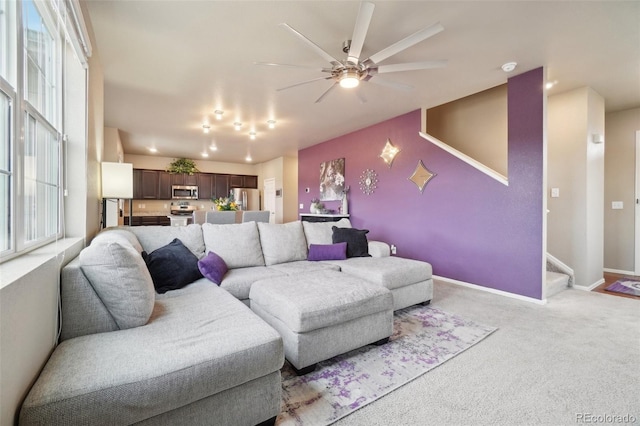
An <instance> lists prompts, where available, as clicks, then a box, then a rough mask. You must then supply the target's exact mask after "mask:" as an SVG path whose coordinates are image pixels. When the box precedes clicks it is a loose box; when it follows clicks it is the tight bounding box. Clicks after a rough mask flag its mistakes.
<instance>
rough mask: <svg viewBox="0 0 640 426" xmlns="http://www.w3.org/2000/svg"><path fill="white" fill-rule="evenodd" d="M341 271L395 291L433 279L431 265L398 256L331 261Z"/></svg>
mask: <svg viewBox="0 0 640 426" xmlns="http://www.w3.org/2000/svg"><path fill="white" fill-rule="evenodd" d="M330 263H332V264H334V265H337V266H339V267H340V270H341V271H342V272H343V273H345V274H349V275H353V276H356V277H359V278H362V279H364V280H367V281H370V282H373V283H375V284H378V285H381V286H383V287H386V288H388V289H389V290H393V289H396V288H400V287H404V286H408V285H411V284H415V283H417V282H421V281H425V280H429V279H431V278H432V268H431V264H430V263H427V262H422V261H420V260H413V259H405V258H402V257H396V256H387V257H354V258H351V259H347V260H336V261H330Z"/></svg>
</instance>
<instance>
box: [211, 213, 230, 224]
mask: <svg viewBox="0 0 640 426" xmlns="http://www.w3.org/2000/svg"><path fill="white" fill-rule="evenodd" d="M207 223H217V224H226V223H236V212H234V211H212V212H207Z"/></svg>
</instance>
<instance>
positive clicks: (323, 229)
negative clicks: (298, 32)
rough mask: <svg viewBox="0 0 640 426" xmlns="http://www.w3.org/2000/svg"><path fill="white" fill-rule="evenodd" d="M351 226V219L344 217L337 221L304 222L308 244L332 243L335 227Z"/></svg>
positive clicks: (303, 226)
mask: <svg viewBox="0 0 640 426" xmlns="http://www.w3.org/2000/svg"><path fill="white" fill-rule="evenodd" d="M334 226H337V227H338V228H351V221H349V219H347V218H342V219H340V220H339V221H337V222H307V221H303V222H302V228H303V229H304V236H305V238H306V239H307V246H310V245H311V244H331V243H332V242H333V241H332V239H331V236H332V235H333V227H334Z"/></svg>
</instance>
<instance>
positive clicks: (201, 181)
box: [197, 173, 215, 200]
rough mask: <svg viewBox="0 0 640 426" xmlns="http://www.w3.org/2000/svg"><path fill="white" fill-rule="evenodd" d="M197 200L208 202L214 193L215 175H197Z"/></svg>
mask: <svg viewBox="0 0 640 426" xmlns="http://www.w3.org/2000/svg"><path fill="white" fill-rule="evenodd" d="M197 176H198V199H200V200H210V199H211V198H213V195H214V192H215V175H214V174H211V173H198V175H197Z"/></svg>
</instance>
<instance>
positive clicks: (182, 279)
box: [142, 238, 202, 294]
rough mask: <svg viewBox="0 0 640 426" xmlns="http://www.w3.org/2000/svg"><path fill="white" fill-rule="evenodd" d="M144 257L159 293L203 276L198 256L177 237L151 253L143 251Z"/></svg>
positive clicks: (174, 288) (177, 287)
mask: <svg viewBox="0 0 640 426" xmlns="http://www.w3.org/2000/svg"><path fill="white" fill-rule="evenodd" d="M142 257H143V258H144V261H145V263H146V264H147V268H148V269H149V273H150V274H151V279H152V280H153V286H154V287H155V288H156V292H158V293H161V294H162V293H166V292H167V291H169V290H177V289H179V288H182V287H184V286H186V285H187V284H191V283H192V282H194V281H195V280H197V279H200V278H202V274H201V273H200V269H198V258H197V257H196V255H195V254H193V253H191V250H189V249H188V248H187V247H185V245H184V244H182V241H180V240H179V239H177V238H176V239H174V240H173V241H171V242H170V243H169V244H167V245H166V246H164V247H160V248H159V249H156V250H154V251H152V252H151V253H149V254H146V253H145V252H142Z"/></svg>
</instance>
